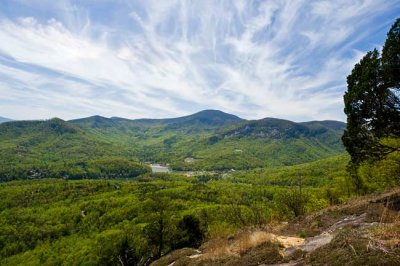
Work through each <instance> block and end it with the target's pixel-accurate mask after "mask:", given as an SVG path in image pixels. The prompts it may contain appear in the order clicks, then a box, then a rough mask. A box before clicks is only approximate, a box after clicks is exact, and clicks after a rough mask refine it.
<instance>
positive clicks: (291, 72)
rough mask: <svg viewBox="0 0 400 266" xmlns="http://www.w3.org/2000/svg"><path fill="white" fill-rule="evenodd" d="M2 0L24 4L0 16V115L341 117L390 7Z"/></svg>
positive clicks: (367, 1)
mask: <svg viewBox="0 0 400 266" xmlns="http://www.w3.org/2000/svg"><path fill="white" fill-rule="evenodd" d="M5 2H7V3H6V5H8V6H9V7H10V6H13V5H19V7H26V8H29V10H34V12H33V11H30V13H29V12H28V14H29V16H27V15H26V12H25V13H24V12H22V11H21V12H20V13H18V12H16V13H15V14H14V13H13V14H8V13H0V77H1V81H0V93H1V95H0V113H1V114H2V116H10V117H13V118H21V119H27V118H29V119H31V118H47V117H53V116H59V117H62V118H66V119H68V118H74V117H81V116H87V115H93V114H100V115H105V116H123V117H129V118H135V117H170V116H177V115H184V114H188V113H191V112H194V111H198V110H201V109H206V108H213V109H222V110H224V111H227V112H232V113H235V114H238V115H241V116H243V117H245V118H261V117H265V116H274V117H281V118H287V119H293V120H297V121H299V120H308V119H343V117H344V116H343V114H342V108H343V107H342V95H343V93H344V90H345V78H346V75H347V74H348V73H349V71H350V70H351V68H352V66H353V65H354V63H355V62H357V61H358V60H359V59H360V57H361V56H362V54H363V52H365V50H366V49H370V48H372V45H374V44H375V42H377V39H376V38H378V37H374V36H371V33H374V34H375V35H376V36H382V34H381V32H382V31H383V32H384V31H386V30H387V28H388V27H389V26H390V25H389V23H390V20H391V19H393V18H394V16H395V14H396V12H394V11H396V10H397V11H399V10H400V3H399V2H398V1H384V0H351V1H347V0H346V1H345V0H340V1H300V0H299V1H223V0H220V1H209V0H205V1H185V0H175V1H156V0H149V1H126V2H125V3H124V1H121V2H118V3H116V2H115V1H109V0H102V1H99V2H96V5H94V4H92V3H93V2H91V1H68V0H63V1H25V0H18V1H17V0H15V1H5ZM34 2H37V3H36V4H35V3H34ZM1 5H4V3H3V4H0V6H1ZM22 10H23V9H22ZM45 10H48V11H49V13H50V14H51V15H50V16H48V17H46V16H45V15H43V11H45ZM397 13H398V12H397ZM379 34H380V35H379ZM379 41H380V42H381V41H383V40H379ZM379 41H378V42H379Z"/></svg>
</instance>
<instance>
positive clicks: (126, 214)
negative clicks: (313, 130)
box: [0, 156, 347, 265]
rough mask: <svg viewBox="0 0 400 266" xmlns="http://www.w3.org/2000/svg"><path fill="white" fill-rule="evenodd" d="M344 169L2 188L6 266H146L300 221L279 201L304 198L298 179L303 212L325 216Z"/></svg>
mask: <svg viewBox="0 0 400 266" xmlns="http://www.w3.org/2000/svg"><path fill="white" fill-rule="evenodd" d="M346 161H347V156H340V157H333V158H330V159H325V160H322V161H319V162H315V163H308V164H303V165H299V166H289V167H277V168H272V169H258V170H254V171H243V172H241V171H236V172H232V173H229V175H228V176H227V177H222V175H223V174H220V175H218V174H214V175H210V178H207V180H204V182H203V181H201V182H199V179H198V178H197V177H195V176H194V177H185V176H183V175H178V174H164V175H161V176H158V175H155V176H151V175H149V176H147V178H143V181H142V179H137V180H136V179H130V180H128V181H126V180H121V179H118V180H110V179H108V180H64V179H54V178H53V179H36V180H19V181H9V182H2V183H0V193H1V195H2V200H1V202H0V210H1V212H0V229H1V230H0V264H2V265H3V264H4V265H18V264H27V263H29V264H31V265H54V264H68V265H71V264H72V265H74V264H86V265H110V264H120V263H121V261H123V263H124V265H127V263H128V264H133V265H144V264H145V263H146V262H148V261H151V260H152V259H154V258H156V257H158V256H160V255H163V254H166V253H168V252H169V251H171V250H172V249H174V248H178V247H183V246H192V247H196V246H198V245H199V244H200V243H201V241H202V240H203V239H205V238H206V237H214V236H218V235H226V234H231V233H232V232H234V231H235V230H238V229H239V228H241V227H242V226H263V225H264V224H266V223H268V222H269V221H271V219H287V218H290V217H293V213H292V212H291V211H290V210H289V209H287V208H286V207H285V206H284V204H283V203H282V202H280V196H279V195H286V194H288V193H290V191H292V190H293V189H297V188H298V173H301V174H302V180H303V181H302V184H303V192H304V193H305V194H304V195H308V197H309V201H308V202H307V203H306V204H305V207H304V211H306V212H307V211H314V210H316V209H320V208H323V207H325V206H327V204H328V200H326V199H325V193H324V191H325V189H326V187H327V186H328V184H340V182H341V180H342V178H343V176H342V174H343V173H345V164H346ZM100 162H102V163H101V164H102V165H107V163H104V162H103V161H102V160H100V161H99V163H100ZM325 167H326V170H325ZM200 179H201V180H202V178H200ZM205 181H206V182H205ZM338 194H339V197H345V196H346V195H345V194H346V193H345V191H341V190H338Z"/></svg>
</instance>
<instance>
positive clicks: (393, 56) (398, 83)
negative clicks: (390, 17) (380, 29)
mask: <svg viewBox="0 0 400 266" xmlns="http://www.w3.org/2000/svg"><path fill="white" fill-rule="evenodd" d="M382 65H383V69H384V73H385V79H386V82H387V84H388V86H389V87H391V88H396V90H397V93H398V90H399V88H400V18H398V19H397V20H396V22H395V23H394V24H393V26H392V27H391V29H390V30H389V32H388V34H387V39H386V41H385V45H384V46H383V50H382ZM397 96H398V94H397ZM397 108H399V106H397Z"/></svg>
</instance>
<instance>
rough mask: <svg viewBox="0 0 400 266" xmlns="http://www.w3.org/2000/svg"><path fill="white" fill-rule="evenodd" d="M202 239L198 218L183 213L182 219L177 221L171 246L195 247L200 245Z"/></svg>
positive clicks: (202, 234)
mask: <svg viewBox="0 0 400 266" xmlns="http://www.w3.org/2000/svg"><path fill="white" fill-rule="evenodd" d="M203 239H204V230H203V229H202V228H201V225H200V220H199V219H198V218H197V217H194V216H193V215H185V216H184V217H183V218H182V220H180V221H179V222H178V226H177V233H176V235H175V236H174V242H175V243H174V245H173V248H175V249H178V248H184V247H193V248H197V247H198V246H200V244H201V242H202V241H203Z"/></svg>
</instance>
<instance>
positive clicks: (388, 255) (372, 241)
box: [152, 188, 400, 266]
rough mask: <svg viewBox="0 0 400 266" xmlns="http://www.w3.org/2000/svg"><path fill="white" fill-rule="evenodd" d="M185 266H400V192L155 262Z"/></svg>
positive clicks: (178, 252) (163, 265)
mask: <svg viewBox="0 0 400 266" xmlns="http://www.w3.org/2000/svg"><path fill="white" fill-rule="evenodd" d="M300 235H301V236H303V237H299V236H300ZM183 265H196V266H197V265H198V266H200V265H204V266H214V265H232V266H235V265H282V266H283V265H287V266H294V265H400V188H397V189H394V190H392V191H389V192H386V193H382V194H375V195H370V196H366V197H361V198H358V199H355V200H352V201H350V202H348V203H346V204H343V205H337V206H332V207H330V208H327V209H324V210H322V211H320V212H317V213H313V214H310V215H308V216H306V217H300V218H298V219H296V220H295V221H291V222H289V223H281V224H275V225H268V226H266V227H265V228H262V229H257V230H256V229H248V230H243V231H242V232H240V233H238V234H236V235H235V236H230V237H227V238H217V239H211V240H209V241H207V242H206V243H204V244H203V245H202V246H201V247H200V248H199V249H189V248H185V249H180V250H176V251H174V252H171V253H170V254H167V255H166V256H164V257H162V258H161V259H159V260H157V261H155V262H153V263H152V266H183Z"/></svg>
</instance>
